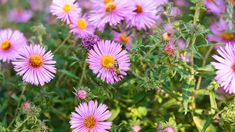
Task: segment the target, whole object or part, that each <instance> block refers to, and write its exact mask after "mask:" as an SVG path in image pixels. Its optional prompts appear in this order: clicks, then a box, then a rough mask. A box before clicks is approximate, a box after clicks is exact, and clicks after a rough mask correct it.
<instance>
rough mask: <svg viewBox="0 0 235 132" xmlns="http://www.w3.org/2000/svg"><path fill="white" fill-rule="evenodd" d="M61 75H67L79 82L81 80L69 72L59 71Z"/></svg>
mask: <svg viewBox="0 0 235 132" xmlns="http://www.w3.org/2000/svg"><path fill="white" fill-rule="evenodd" d="M58 71H59V72H61V73H64V74H65V75H67V76H68V77H71V78H73V79H76V80H79V79H80V78H79V77H77V76H76V75H75V74H73V73H72V72H69V71H67V70H58Z"/></svg>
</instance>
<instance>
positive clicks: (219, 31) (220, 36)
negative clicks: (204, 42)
mask: <svg viewBox="0 0 235 132" xmlns="http://www.w3.org/2000/svg"><path fill="white" fill-rule="evenodd" d="M210 30H211V32H212V34H209V35H208V40H209V41H210V42H220V43H224V44H225V43H235V33H234V32H232V31H229V26H228V23H227V22H225V21H224V20H223V19H221V20H220V21H219V22H216V23H213V24H212V25H210Z"/></svg>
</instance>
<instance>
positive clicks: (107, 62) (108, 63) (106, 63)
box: [101, 55, 115, 69]
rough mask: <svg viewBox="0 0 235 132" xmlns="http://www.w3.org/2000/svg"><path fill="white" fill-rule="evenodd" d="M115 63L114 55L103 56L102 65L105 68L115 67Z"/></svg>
mask: <svg viewBox="0 0 235 132" xmlns="http://www.w3.org/2000/svg"><path fill="white" fill-rule="evenodd" d="M114 63H115V60H114V58H113V57H112V56H109V55H105V56H103V57H102V58H101V65H102V67H104V68H108V69H110V68H113V65H114Z"/></svg>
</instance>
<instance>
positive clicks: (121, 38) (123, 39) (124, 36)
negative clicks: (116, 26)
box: [119, 33, 130, 43]
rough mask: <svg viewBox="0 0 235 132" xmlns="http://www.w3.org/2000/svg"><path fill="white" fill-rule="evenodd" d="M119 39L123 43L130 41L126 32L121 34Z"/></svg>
mask: <svg viewBox="0 0 235 132" xmlns="http://www.w3.org/2000/svg"><path fill="white" fill-rule="evenodd" d="M119 39H120V41H121V42H123V43H128V42H129V39H130V37H128V36H127V35H126V34H125V33H122V34H120V36H119Z"/></svg>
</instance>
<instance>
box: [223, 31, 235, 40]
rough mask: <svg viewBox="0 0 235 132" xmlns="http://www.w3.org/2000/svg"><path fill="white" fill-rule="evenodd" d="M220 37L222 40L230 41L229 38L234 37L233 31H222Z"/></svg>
mask: <svg viewBox="0 0 235 132" xmlns="http://www.w3.org/2000/svg"><path fill="white" fill-rule="evenodd" d="M221 37H222V39H223V40H227V41H230V40H233V39H234V38H235V33H227V32H225V33H223V34H222V35H221Z"/></svg>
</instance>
